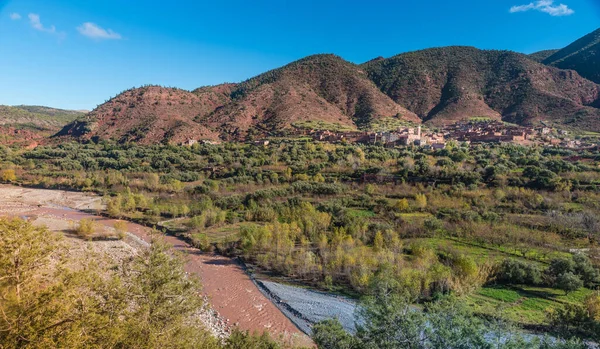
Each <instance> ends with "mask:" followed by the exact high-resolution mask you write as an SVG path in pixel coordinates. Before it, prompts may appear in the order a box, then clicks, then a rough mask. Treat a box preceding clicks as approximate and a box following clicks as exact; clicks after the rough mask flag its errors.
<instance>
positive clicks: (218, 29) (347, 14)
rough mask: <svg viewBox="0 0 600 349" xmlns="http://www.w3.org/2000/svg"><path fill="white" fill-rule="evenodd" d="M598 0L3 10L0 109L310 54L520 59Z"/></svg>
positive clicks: (570, 29) (63, 104)
mask: <svg viewBox="0 0 600 349" xmlns="http://www.w3.org/2000/svg"><path fill="white" fill-rule="evenodd" d="M599 2H600V1H598V0H561V1H552V0H541V1H538V0H534V1H533V2H531V1H530V0H461V1H449V0H429V1H423V0H421V1H418V2H417V1H412V0H411V1H403V0H395V1H388V0H386V1H383V0H370V1H366V0H362V1H358V0H320V1H317V0H304V1H287V0H278V1H277V0H254V1H251V0H246V1H240V0H229V1H214V0H212V1H203V0H195V1H188V0H171V1H138V0H127V1H125V0H86V1H81V0H52V1H48V0H14V1H3V0H0V76H1V78H0V104H8V105H17V104H38V105H48V106H53V107H59V108H69V109H92V108H94V107H95V106H96V105H98V104H101V103H103V102H104V101H105V100H107V99H109V98H110V97H112V96H114V95H116V94H117V93H119V92H120V91H122V90H125V89H128V88H131V87H134V86H140V85H144V84H160V85H164V86H175V87H180V88H184V89H194V88H196V87H199V86H204V85H212V84H218V83H221V82H238V81H242V80H245V79H247V78H250V77H252V76H254V75H256V74H259V73H261V72H264V71H266V70H269V69H272V68H276V67H279V66H281V65H284V64H287V63H289V62H291V61H294V60H296V59H299V58H301V57H304V56H307V55H311V54H315V53H335V54H337V55H340V56H342V57H343V58H345V59H347V60H349V61H352V62H355V63H362V62H364V61H367V60H369V59H372V58H374V57H377V56H384V57H389V56H393V55H395V54H398V53H401V52H406V51H411V50H417V49H423V48H428V47H435V46H447V45H469V46H475V47H478V48H484V49H509V50H514V51H519V52H524V53H531V52H534V51H538V50H542V49H549V48H560V47H563V46H565V45H567V44H569V43H570V42H572V41H573V40H575V39H577V38H579V37H581V36H583V35H585V34H587V33H589V32H591V31H593V30H595V29H597V28H598V27H600V4H599Z"/></svg>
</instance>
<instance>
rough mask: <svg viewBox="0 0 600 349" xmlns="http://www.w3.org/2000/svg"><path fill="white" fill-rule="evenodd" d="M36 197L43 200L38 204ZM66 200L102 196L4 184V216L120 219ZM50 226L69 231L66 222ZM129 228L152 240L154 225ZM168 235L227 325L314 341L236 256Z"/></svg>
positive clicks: (93, 204)
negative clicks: (255, 281) (206, 250)
mask: <svg viewBox="0 0 600 349" xmlns="http://www.w3.org/2000/svg"><path fill="white" fill-rule="evenodd" d="M36 201H37V202H38V203H39V204H36V203H35V202H36ZM38 205H39V206H38ZM67 205H68V206H69V207H73V208H79V209H97V208H99V198H94V197H90V196H89V195H86V194H81V193H66V192H58V191H50V190H41V189H23V188H18V187H12V186H0V216H2V215H6V216H18V217H44V218H46V220H45V221H44V223H45V224H46V225H50V224H49V223H48V222H52V220H51V219H54V220H55V221H56V220H57V219H58V220H60V221H63V222H64V223H66V222H69V221H79V220H81V219H84V218H85V219H93V220H95V221H97V222H98V223H99V224H100V225H102V226H104V227H109V228H112V227H113V225H114V223H115V222H116V220H113V219H109V218H105V217H100V216H95V215H92V214H88V213H84V212H81V211H77V210H74V209H71V208H68V207H63V206H67ZM48 218H51V219H48ZM51 224H52V223H51ZM67 224H68V223H67ZM49 228H50V229H51V230H66V229H65V228H64V226H63V227H62V228H61V227H54V229H53V227H51V226H49ZM128 232H129V233H130V234H132V235H134V236H135V237H137V238H139V239H142V240H144V241H146V242H150V241H151V237H150V229H148V228H146V227H143V226H141V225H138V224H133V223H128ZM164 238H165V240H166V241H167V242H168V243H170V244H171V245H173V248H174V249H175V250H177V251H181V252H183V253H184V254H185V255H186V256H187V257H188V261H187V263H186V266H185V269H186V271H187V272H189V273H194V274H196V275H198V276H199V277H200V278H201V280H202V284H203V290H202V292H203V293H204V294H205V295H206V296H207V297H208V298H209V302H210V304H211V306H212V307H213V309H214V310H216V311H217V312H218V313H219V315H220V316H221V317H222V318H223V319H225V321H226V323H227V325H228V326H238V327H239V328H240V329H242V330H248V331H252V332H254V331H256V332H260V333H262V332H264V331H268V332H269V333H270V334H272V335H275V336H281V337H282V339H283V340H285V341H286V342H293V343H296V344H300V345H311V343H312V342H311V340H310V339H309V338H308V337H307V336H306V335H305V334H304V333H302V332H301V331H300V330H299V329H298V328H297V327H296V326H295V325H294V324H293V323H292V322H291V321H290V320H289V319H288V318H287V317H285V315H283V313H281V312H280V311H279V309H277V307H276V306H275V305H274V304H273V303H271V301H269V300H268V299H267V298H266V297H265V296H264V295H263V294H262V293H261V292H260V291H259V290H258V289H257V288H256V286H255V285H254V284H253V283H252V281H251V280H250V278H249V277H248V275H246V273H245V272H244V270H243V269H242V268H241V267H240V265H239V264H237V263H236V262H235V261H234V260H232V259H231V258H227V257H223V256H219V255H214V254H206V253H202V252H200V251H199V250H197V249H194V248H192V247H190V246H189V245H188V244H187V243H185V242H183V241H181V240H179V239H177V238H176V237H173V236H165V237H164ZM130 239H133V238H132V237H128V238H126V242H127V240H130ZM138 245H139V244H138Z"/></svg>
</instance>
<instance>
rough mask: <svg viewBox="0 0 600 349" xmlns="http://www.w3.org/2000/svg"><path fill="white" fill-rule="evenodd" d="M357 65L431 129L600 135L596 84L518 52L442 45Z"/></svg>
mask: <svg viewBox="0 0 600 349" xmlns="http://www.w3.org/2000/svg"><path fill="white" fill-rule="evenodd" d="M362 68H363V69H364V70H365V71H366V72H367V74H368V76H369V77H370V78H371V79H372V80H373V81H374V82H375V84H376V85H377V86H378V87H379V88H380V89H381V91H382V92H384V93H385V94H387V95H388V96H390V97H391V98H392V99H393V100H394V101H396V102H397V103H398V104H400V105H403V106H406V107H407V108H408V109H409V110H410V111H412V112H414V113H416V114H417V115H418V116H419V117H420V118H421V119H422V120H423V121H427V122H430V123H433V124H447V123H451V122H454V121H457V120H460V119H465V118H470V117H489V118H493V119H501V120H504V121H508V122H513V123H518V124H523V125H531V124H535V123H537V122H539V121H542V120H545V121H548V122H553V123H559V124H568V125H570V126H573V127H585V128H593V129H594V130H600V122H599V121H600V110H599V109H597V108H594V107H593V106H597V103H598V100H599V99H600V86H599V85H597V84H595V83H593V82H591V81H589V80H586V79H584V78H582V77H581V76H579V75H578V74H577V73H576V72H574V71H565V70H560V69H557V68H554V67H548V66H545V65H543V64H539V63H537V62H535V61H534V60H532V59H530V58H528V57H527V56H526V55H522V54H519V53H514V52H509V51H484V50H479V49H476V48H472V47H445V48H435V49H428V50H422V51H417V52H411V53H405V54H401V55H398V56H395V57H392V58H388V59H384V60H381V59H379V60H374V61H371V62H367V63H365V64H364V65H363V66H362Z"/></svg>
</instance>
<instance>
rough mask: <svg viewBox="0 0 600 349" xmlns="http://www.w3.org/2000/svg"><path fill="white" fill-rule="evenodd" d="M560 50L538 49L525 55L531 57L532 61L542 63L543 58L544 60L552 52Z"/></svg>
mask: <svg viewBox="0 0 600 349" xmlns="http://www.w3.org/2000/svg"><path fill="white" fill-rule="evenodd" d="M558 51H560V50H558V49H557V50H544V51H538V52H534V53H532V54H529V55H527V57H529V58H531V59H533V60H534V61H536V62H538V63H542V62H543V61H544V60H546V59H547V58H548V57H550V56H552V55H553V54H555V53H556V52H558Z"/></svg>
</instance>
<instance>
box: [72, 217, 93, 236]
mask: <svg viewBox="0 0 600 349" xmlns="http://www.w3.org/2000/svg"><path fill="white" fill-rule="evenodd" d="M97 226H98V224H97V223H96V222H95V221H93V220H91V219H87V218H86V219H82V220H80V221H79V225H78V226H77V229H75V232H76V233H77V236H79V237H80V238H83V239H86V240H91V239H92V237H93V236H94V234H95V233H96V229H97Z"/></svg>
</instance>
